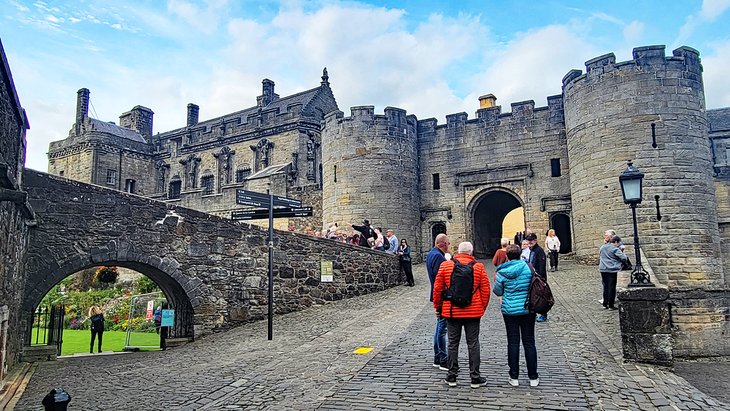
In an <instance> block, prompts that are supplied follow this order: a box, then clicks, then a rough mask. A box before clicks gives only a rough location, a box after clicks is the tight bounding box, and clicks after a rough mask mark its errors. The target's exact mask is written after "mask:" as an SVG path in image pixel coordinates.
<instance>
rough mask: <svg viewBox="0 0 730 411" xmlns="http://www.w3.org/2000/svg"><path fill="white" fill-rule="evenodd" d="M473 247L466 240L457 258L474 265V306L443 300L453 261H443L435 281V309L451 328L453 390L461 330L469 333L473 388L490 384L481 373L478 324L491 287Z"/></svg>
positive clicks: (467, 342)
mask: <svg viewBox="0 0 730 411" xmlns="http://www.w3.org/2000/svg"><path fill="white" fill-rule="evenodd" d="M473 253H474V246H473V245H472V244H471V243H470V242H468V241H465V242H463V243H460V244H459V249H458V253H457V254H456V255H455V256H454V259H456V260H458V261H459V263H461V264H469V263H474V264H473V265H472V270H473V274H474V284H473V288H472V296H471V303H470V304H469V305H468V306H466V307H458V306H456V305H454V304H453V303H452V302H451V301H449V300H445V299H444V296H443V294H444V291H445V290H447V289H449V287H450V286H451V275H452V272H453V271H454V261H453V260H449V261H444V262H443V263H442V264H441V267H439V271H438V274H437V275H436V281H435V282H434V288H433V306H434V308H435V309H436V313H437V314H439V315H441V316H443V317H446V323H447V328H448V340H449V343H448V345H449V348H448V360H447V361H448V367H449V372H448V375H447V376H446V384H448V385H449V386H450V387H455V386H456V375H457V374H458V373H459V342H460V341H461V329H462V327H463V328H464V332H465V333H466V344H467V347H468V348H469V376H470V377H471V388H479V387H481V386H484V385H486V384H487V380H486V379H485V378H484V377H482V376H481V374H480V373H479V363H480V362H481V358H480V356H481V355H480V351H479V350H480V347H479V324H480V322H481V319H482V316H483V315H484V310H486V309H487V304H489V295H490V294H489V293H490V291H491V286H490V284H489V279H488V278H487V270H486V268H485V267H484V264H482V263H477V262H476V259H474V257H473V256H472V254H473Z"/></svg>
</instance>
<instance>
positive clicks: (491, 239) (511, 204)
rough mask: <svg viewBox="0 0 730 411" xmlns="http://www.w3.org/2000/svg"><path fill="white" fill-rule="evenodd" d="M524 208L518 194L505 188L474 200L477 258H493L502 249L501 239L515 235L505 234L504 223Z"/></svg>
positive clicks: (473, 227)
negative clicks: (512, 214)
mask: <svg viewBox="0 0 730 411" xmlns="http://www.w3.org/2000/svg"><path fill="white" fill-rule="evenodd" d="M523 206H524V203H523V202H522V199H520V197H519V196H518V195H517V194H515V193H513V192H512V191H510V190H507V189H504V188H492V189H489V190H486V191H485V192H483V193H481V194H480V195H478V196H477V197H475V198H474V200H473V201H472V203H471V206H470V210H471V213H470V215H471V227H472V229H471V238H472V242H473V244H474V255H475V256H476V257H477V258H487V257H491V256H492V255H494V252H495V251H496V250H497V249H499V247H500V245H499V240H500V238H502V237H510V238H511V237H512V236H513V235H514V233H503V232H502V223H503V222H504V218H505V217H506V216H507V214H509V213H510V212H511V211H512V210H514V209H516V208H519V207H523ZM523 218H524V217H523Z"/></svg>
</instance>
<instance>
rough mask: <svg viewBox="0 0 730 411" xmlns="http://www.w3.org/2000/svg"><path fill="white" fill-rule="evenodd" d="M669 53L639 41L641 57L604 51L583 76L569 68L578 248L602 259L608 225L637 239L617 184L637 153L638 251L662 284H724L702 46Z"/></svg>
mask: <svg viewBox="0 0 730 411" xmlns="http://www.w3.org/2000/svg"><path fill="white" fill-rule="evenodd" d="M664 52H665V50H664V46H647V47H639V48H635V49H634V50H633V58H634V59H633V60H631V61H627V62H622V63H616V58H615V56H614V55H613V54H607V55H604V56H600V57H596V58H594V59H592V60H589V61H587V62H586V64H585V65H586V73H585V74H583V73H582V72H581V71H580V70H572V71H571V72H569V73H568V74H567V75H566V76H565V77H564V78H563V94H564V105H565V127H566V134H567V143H568V159H569V162H570V187H571V196H572V203H573V218H574V221H573V224H574V230H575V244H576V253H577V257H578V258H580V259H584V260H586V259H595V258H596V257H597V254H598V247H599V246H600V245H601V244H603V239H602V234H603V232H604V231H605V230H606V229H614V230H616V232H617V233H618V234H619V236H621V237H622V239H623V241H624V242H626V243H627V244H629V243H631V244H633V226H632V218H631V212H630V209H629V207H628V206H627V205H625V204H624V203H623V199H622V196H621V189H620V186H619V182H618V176H619V175H620V174H621V172H622V171H623V170H624V169H626V161H627V160H633V161H634V165H635V166H636V167H638V168H639V169H640V171H642V172H643V173H644V174H645V177H644V196H643V203H642V204H640V205H639V206H638V207H637V210H636V211H637V218H638V224H639V238H640V243H641V248H642V252H643V253H644V256H645V257H646V258H647V259H648V261H649V264H650V265H651V266H652V268H653V270H654V272H655V275H656V276H657V277H658V279H659V280H660V282H662V283H668V284H670V285H697V284H698V283H710V282H716V281H721V279H722V271H721V267H722V265H721V263H720V236H719V230H718V223H717V201H716V198H715V189H714V186H713V180H712V173H711V170H712V166H713V165H712V156H711V153H710V147H709V142H708V137H707V121H706V117H705V96H704V90H703V85H702V66H701V64H700V58H699V53H698V52H697V51H696V50H694V49H692V48H689V47H680V48H678V49H676V50H674V53H673V56H670V57H666V56H665V55H664ZM652 127H654V129H655V134H654V136H653V134H652ZM657 195H658V196H659V206H660V210H661V215H662V217H663V218H662V220H661V221H658V219H657V209H656V202H655V196H657ZM627 251H629V252H630V253H631V254H633V247H631V246H628V247H627Z"/></svg>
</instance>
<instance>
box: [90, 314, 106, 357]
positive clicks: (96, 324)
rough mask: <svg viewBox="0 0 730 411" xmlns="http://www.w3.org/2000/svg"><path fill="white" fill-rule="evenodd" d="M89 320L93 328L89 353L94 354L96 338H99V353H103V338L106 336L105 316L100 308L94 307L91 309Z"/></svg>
mask: <svg viewBox="0 0 730 411" xmlns="http://www.w3.org/2000/svg"><path fill="white" fill-rule="evenodd" d="M89 320H90V323H91V325H90V327H89V328H91V344H89V353H93V352H94V339H95V337H96V336H98V337H99V345H98V348H99V352H101V337H102V335H104V314H102V313H101V308H99V306H96V305H94V306H92V307H91V308H89Z"/></svg>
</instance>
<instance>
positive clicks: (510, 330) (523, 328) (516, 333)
mask: <svg viewBox="0 0 730 411" xmlns="http://www.w3.org/2000/svg"><path fill="white" fill-rule="evenodd" d="M502 316H503V317H504V325H505V327H506V329H507V364H509V377H510V378H512V379H515V380H516V379H517V377H519V375H520V339H522V346H523V347H524V349H525V362H526V363H527V376H528V377H529V378H530V379H531V380H534V379H536V378H537V377H538V375H537V348H535V314H525V315H504V314H503V315H502ZM520 336H521V338H520Z"/></svg>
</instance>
